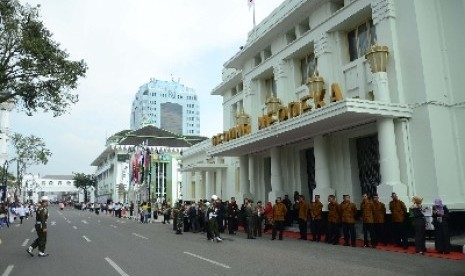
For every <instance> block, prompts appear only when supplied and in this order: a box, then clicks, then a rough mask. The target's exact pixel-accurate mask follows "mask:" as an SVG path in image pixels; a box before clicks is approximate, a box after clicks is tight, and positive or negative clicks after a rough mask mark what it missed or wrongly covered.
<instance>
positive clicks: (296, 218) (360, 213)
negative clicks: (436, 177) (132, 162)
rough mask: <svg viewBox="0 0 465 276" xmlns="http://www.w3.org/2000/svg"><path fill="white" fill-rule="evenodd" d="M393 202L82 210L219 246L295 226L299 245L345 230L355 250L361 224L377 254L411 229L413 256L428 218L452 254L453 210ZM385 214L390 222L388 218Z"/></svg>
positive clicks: (403, 243)
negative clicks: (158, 224)
mask: <svg viewBox="0 0 465 276" xmlns="http://www.w3.org/2000/svg"><path fill="white" fill-rule="evenodd" d="M391 198H392V200H391V201H390V202H389V204H388V206H386V205H385V204H384V203H383V202H381V201H380V200H379V196H378V195H377V194H373V195H371V196H369V195H368V194H363V195H362V201H361V202H360V204H359V205H358V206H357V204H355V203H354V202H352V201H351V197H350V195H344V196H343V198H342V202H341V203H339V202H338V201H337V197H336V196H335V195H329V196H328V202H327V212H323V207H324V205H323V204H324V203H323V202H321V199H320V196H319V195H315V196H314V199H313V201H312V202H308V201H307V200H306V199H305V196H304V195H301V194H299V193H298V192H295V193H294V202H292V201H291V200H290V198H289V196H288V195H285V196H284V199H281V198H280V197H278V198H276V200H275V202H274V204H272V203H271V202H266V204H263V202H262V201H260V200H259V201H257V202H254V201H253V200H252V199H250V198H245V199H244V201H243V203H242V204H241V205H240V206H239V205H238V204H237V202H236V199H235V198H234V197H232V198H231V199H230V200H229V201H222V200H221V199H220V198H219V197H217V196H216V195H213V196H212V198H211V199H210V200H206V199H204V200H199V201H197V202H194V201H184V202H182V201H181V202H177V203H176V204H174V206H172V204H171V203H170V202H169V201H168V202H163V203H162V204H160V205H158V204H154V205H153V206H152V205H151V203H150V202H143V203H141V204H139V205H138V206H137V208H136V209H137V210H136V209H135V205H134V203H133V202H130V203H124V204H122V203H119V202H116V203H113V202H109V203H102V204H98V203H93V204H87V205H83V206H81V209H90V210H95V211H96V213H98V212H102V213H103V214H106V215H112V216H115V217H118V218H121V217H127V218H132V219H137V220H139V222H140V223H150V222H154V221H155V219H157V218H158V216H159V215H160V216H162V217H163V220H162V223H163V224H170V223H171V220H173V231H175V233H176V234H178V235H180V234H183V233H184V232H192V233H199V232H200V233H203V234H206V238H207V240H210V241H217V242H220V241H222V238H221V234H222V233H225V232H226V231H227V233H229V234H230V235H236V233H237V231H238V230H239V227H240V226H241V227H242V228H243V230H244V231H245V233H246V234H247V239H256V238H259V237H262V234H263V233H266V232H269V231H271V239H272V240H275V239H277V238H278V239H280V240H282V239H283V232H284V229H285V227H288V226H291V225H293V224H294V223H295V222H297V224H298V226H299V233H300V236H299V239H301V240H307V236H308V234H310V237H311V239H312V241H315V242H326V243H328V244H334V245H336V244H339V243H340V238H341V230H342V237H343V243H342V244H343V245H344V246H352V247H356V246H357V243H356V239H357V233H356V232H357V230H356V229H357V227H355V225H356V223H357V222H360V223H361V224H362V227H361V231H362V232H363V246H364V247H373V248H375V247H377V246H378V244H380V243H382V244H384V245H387V244H388V243H392V244H394V245H395V246H398V247H403V248H404V249H407V248H408V246H409V243H408V236H409V228H413V230H414V235H413V237H414V241H415V242H414V243H415V251H416V252H417V253H419V254H424V252H425V251H426V246H425V235H426V225H428V223H427V220H426V217H432V220H433V221H432V225H433V226H434V236H435V246H436V251H437V252H439V253H442V254H448V253H449V252H450V236H449V229H448V218H449V210H448V208H447V206H445V205H444V204H443V203H442V201H441V199H439V198H438V199H436V200H435V202H434V204H433V205H432V207H429V206H427V207H424V206H423V205H422V201H423V199H422V198H421V197H419V196H414V197H412V203H411V206H410V207H409V208H407V207H406V204H405V203H404V202H403V201H402V200H400V199H399V198H398V196H397V194H396V193H392V195H391ZM387 208H388V209H387ZM387 210H389V212H390V216H387ZM387 218H389V221H388V220H387ZM409 225H411V226H412V227H410V226H409ZM308 226H310V229H308ZM309 230H310V231H309ZM360 236H362V235H360Z"/></svg>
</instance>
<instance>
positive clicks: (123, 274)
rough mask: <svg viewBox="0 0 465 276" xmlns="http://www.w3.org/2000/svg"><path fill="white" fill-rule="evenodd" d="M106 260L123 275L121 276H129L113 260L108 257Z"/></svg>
mask: <svg viewBox="0 0 465 276" xmlns="http://www.w3.org/2000/svg"><path fill="white" fill-rule="evenodd" d="M105 260H106V261H107V262H108V263H109V264H110V265H111V266H112V267H113V268H114V269H115V270H116V271H117V272H118V273H119V274H120V275H121V276H129V274H127V273H126V272H124V271H123V270H122V269H121V267H119V266H118V265H117V264H116V263H115V262H114V261H113V260H112V259H110V258H108V257H106V258H105Z"/></svg>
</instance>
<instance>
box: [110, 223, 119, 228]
mask: <svg viewBox="0 0 465 276" xmlns="http://www.w3.org/2000/svg"><path fill="white" fill-rule="evenodd" d="M110 227H113V228H115V229H116V228H118V226H116V225H113V224H110Z"/></svg>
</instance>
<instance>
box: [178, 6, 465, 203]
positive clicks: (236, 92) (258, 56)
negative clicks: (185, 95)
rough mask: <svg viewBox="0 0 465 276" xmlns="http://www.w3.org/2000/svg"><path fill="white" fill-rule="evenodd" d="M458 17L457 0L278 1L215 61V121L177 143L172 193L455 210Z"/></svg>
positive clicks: (461, 196)
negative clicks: (194, 141)
mask: <svg viewBox="0 0 465 276" xmlns="http://www.w3.org/2000/svg"><path fill="white" fill-rule="evenodd" d="M461 26H465V1H460V0H458V1H405V0H287V1H285V2H283V3H282V4H281V5H280V6H279V7H278V8H276V9H275V10H274V11H273V12H272V13H271V14H270V15H269V16H268V17H267V18H265V19H264V20H263V21H262V22H261V23H260V24H259V25H257V26H256V27H255V28H254V29H253V30H252V31H250V33H249V35H248V39H247V42H246V43H245V45H244V46H243V47H241V50H240V51H239V52H237V53H236V54H235V55H234V56H232V57H231V58H230V59H229V60H228V61H226V63H225V64H224V69H223V81H222V82H221V83H220V84H219V85H218V86H217V87H215V88H214V89H213V91H212V95H218V96H221V97H223V129H222V130H219V132H220V133H219V134H218V135H216V136H215V137H213V138H212V139H211V140H209V141H205V142H203V143H201V144H198V145H195V146H194V147H191V148H190V149H189V150H187V151H184V154H183V156H182V162H183V183H184V185H183V188H184V194H185V195H189V197H190V198H192V199H200V198H209V197H210V195H211V194H213V193H214V194H217V195H219V196H220V197H222V198H224V199H228V198H229V197H231V196H235V197H236V198H238V200H239V201H240V200H242V198H243V197H253V198H254V199H255V200H270V201H274V199H275V197H277V196H283V195H284V194H289V195H292V193H293V192H294V191H298V192H299V193H301V194H304V195H306V197H307V198H309V197H312V196H313V195H315V194H319V195H320V196H321V198H322V200H323V201H325V200H326V197H327V195H329V194H335V195H336V196H337V198H338V199H339V200H341V199H342V195H343V194H349V195H352V199H353V201H354V202H360V201H361V194H362V193H363V192H367V193H369V194H374V193H378V194H379V196H380V198H381V200H382V201H383V202H385V203H387V202H389V201H390V196H391V193H392V192H396V193H397V194H398V195H399V197H400V198H401V199H402V200H404V202H406V204H409V202H410V200H409V198H410V197H411V196H413V195H420V196H422V197H424V203H432V202H433V201H434V199H435V198H436V197H438V196H440V197H441V198H442V199H443V201H444V202H445V204H447V205H448V206H449V208H450V209H455V210H463V209H465V169H464V168H465V124H463V123H462V122H461V120H460V119H461V118H462V119H463V118H465V93H463V92H462V90H461V82H462V81H463V69H462V65H463V64H465V55H464V54H463V49H464V46H465V37H464V36H460V35H457V34H458V33H460V28H461ZM372 45H376V46H373V47H371V46H372ZM367 53H369V54H368V55H367V56H366V54H367ZM386 53H387V55H386ZM383 58H384V59H383Z"/></svg>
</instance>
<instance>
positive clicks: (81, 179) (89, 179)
mask: <svg viewBox="0 0 465 276" xmlns="http://www.w3.org/2000/svg"><path fill="white" fill-rule="evenodd" d="M73 175H74V177H73V180H74V186H75V187H76V188H78V189H82V190H84V203H87V189H89V188H90V187H94V188H95V185H96V184H97V182H96V181H95V178H94V176H93V175H91V174H85V173H73Z"/></svg>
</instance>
